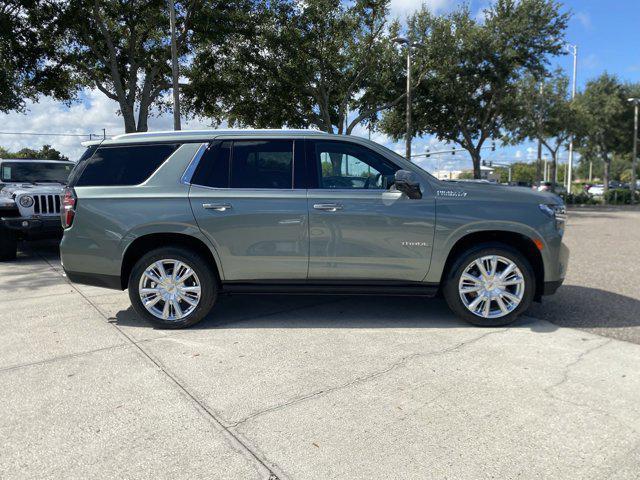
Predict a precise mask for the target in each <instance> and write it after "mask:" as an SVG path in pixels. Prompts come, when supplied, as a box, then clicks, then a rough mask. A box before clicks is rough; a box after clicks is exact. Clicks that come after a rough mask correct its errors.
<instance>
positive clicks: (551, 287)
mask: <svg viewBox="0 0 640 480" xmlns="http://www.w3.org/2000/svg"><path fill="white" fill-rule="evenodd" d="M563 282H564V278H563V279H561V280H556V281H555V282H544V290H543V291H542V295H553V294H554V293H556V291H557V290H558V289H559V288H560V286H561V285H562V283H563Z"/></svg>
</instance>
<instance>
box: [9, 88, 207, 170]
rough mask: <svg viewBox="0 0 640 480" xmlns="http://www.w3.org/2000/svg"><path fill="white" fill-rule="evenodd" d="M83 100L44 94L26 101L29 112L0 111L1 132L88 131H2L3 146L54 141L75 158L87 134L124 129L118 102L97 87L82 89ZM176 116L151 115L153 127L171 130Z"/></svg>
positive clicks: (189, 125) (190, 124) (195, 124)
mask: <svg viewBox="0 0 640 480" xmlns="http://www.w3.org/2000/svg"><path fill="white" fill-rule="evenodd" d="M80 100H81V101H80V102H78V103H74V104H73V105H71V107H67V106H65V105H63V104H61V103H59V102H56V101H54V100H52V99H50V98H46V97H43V98H41V99H40V101H39V102H37V103H33V102H28V103H27V111H26V113H24V114H23V113H16V112H12V113H9V114H0V131H2V132H37V133H40V134H46V133H49V134H51V133H65V134H75V135H86V136H84V137H61V136H48V135H4V134H2V135H0V146H2V147H4V148H7V149H8V150H12V151H16V150H20V149H21V148H25V147H30V148H36V149H37V148H40V147H41V146H42V145H44V144H48V145H52V146H53V147H54V148H56V149H58V150H60V151H61V152H62V153H63V154H64V155H67V156H68V157H69V158H71V159H74V158H77V157H79V156H80V155H81V153H82V152H83V151H84V148H83V147H82V145H81V142H83V141H86V140H89V137H88V134H89V133H94V134H102V129H103V128H104V129H106V133H107V136H113V135H117V134H119V133H123V132H124V124H123V120H122V117H121V116H120V115H118V105H117V103H116V102H114V101H112V100H110V99H108V98H107V97H105V96H104V95H103V94H102V93H100V92H99V91H97V90H90V89H87V90H85V91H83V92H82V94H81V96H80ZM206 127H207V125H206V123H205V122H203V121H200V120H190V121H187V122H184V125H183V128H185V129H193V128H206ZM172 128H173V117H172V116H171V113H170V112H169V113H165V114H164V115H162V116H159V117H151V118H149V129H150V130H171V129H172Z"/></svg>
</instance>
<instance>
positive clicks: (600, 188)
mask: <svg viewBox="0 0 640 480" xmlns="http://www.w3.org/2000/svg"><path fill="white" fill-rule="evenodd" d="M587 193H588V194H589V195H592V196H594V197H601V196H603V195H604V185H592V186H591V187H589V190H587Z"/></svg>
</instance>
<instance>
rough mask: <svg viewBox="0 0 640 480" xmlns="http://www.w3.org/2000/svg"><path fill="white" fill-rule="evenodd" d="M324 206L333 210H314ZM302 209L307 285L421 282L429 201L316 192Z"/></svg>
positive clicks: (431, 213) (428, 245)
mask: <svg viewBox="0 0 640 480" xmlns="http://www.w3.org/2000/svg"><path fill="white" fill-rule="evenodd" d="M330 204H333V205H334V206H336V207H337V208H335V209H333V208H317V206H319V205H323V206H326V205H330ZM308 206H309V227H310V260H309V278H310V279H363V280H364V279H367V280H377V279H381V280H398V281H421V280H423V279H424V277H425V275H426V274H427V271H428V268H429V263H430V259H431V249H432V244H433V235H434V223H435V202H434V200H433V198H425V199H422V200H411V199H409V198H407V197H406V196H405V195H403V194H401V193H400V192H396V191H380V190H350V191H345V190H321V189H317V190H310V191H309V193H308ZM314 207H316V208H314Z"/></svg>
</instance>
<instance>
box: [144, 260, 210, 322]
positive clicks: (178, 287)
mask: <svg viewBox="0 0 640 480" xmlns="http://www.w3.org/2000/svg"><path fill="white" fill-rule="evenodd" d="M138 294H139V295H140V301H141V302H142V305H144V307H145V308H146V309H147V310H148V311H149V313H151V314H152V315H153V316H154V317H157V318H160V319H162V320H169V321H175V320H180V319H182V318H184V317H186V316H187V315H189V314H191V313H192V312H193V311H194V310H195V309H196V307H197V306H198V304H199V303H200V296H201V285H200V280H199V279H198V276H197V275H196V273H195V272H194V271H193V269H192V268H191V267H190V266H189V265H187V264H186V263H184V262H181V261H180V260H173V259H166V260H158V261H157V262H154V263H152V264H151V265H149V266H148V267H147V268H145V270H144V272H143V273H142V276H141V277H140V284H139V288H138Z"/></svg>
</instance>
